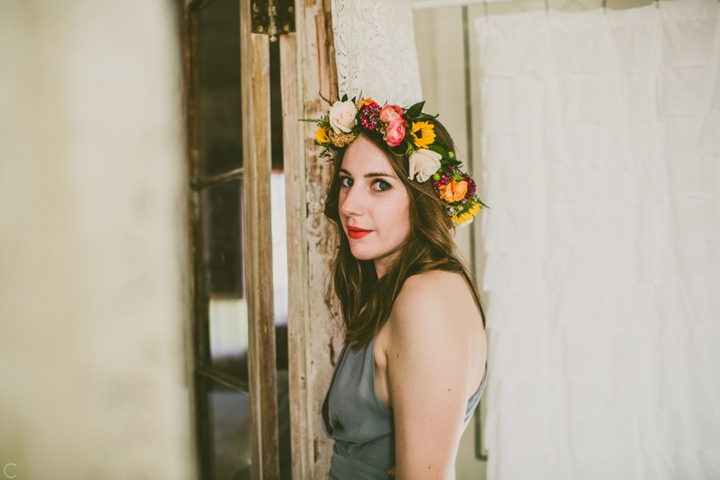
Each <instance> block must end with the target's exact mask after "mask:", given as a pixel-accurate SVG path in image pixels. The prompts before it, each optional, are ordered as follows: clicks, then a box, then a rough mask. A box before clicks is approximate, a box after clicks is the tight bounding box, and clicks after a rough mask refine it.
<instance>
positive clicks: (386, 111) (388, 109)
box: [380, 105, 405, 123]
mask: <svg viewBox="0 0 720 480" xmlns="http://www.w3.org/2000/svg"><path fill="white" fill-rule="evenodd" d="M403 113H405V112H403V109H402V108H400V107H398V106H397V105H385V106H384V107H383V108H382V110H380V121H381V122H385V123H390V122H392V121H393V120H396V119H398V118H400V117H402V114H403Z"/></svg>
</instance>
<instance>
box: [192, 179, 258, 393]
mask: <svg viewBox="0 0 720 480" xmlns="http://www.w3.org/2000/svg"><path fill="white" fill-rule="evenodd" d="M241 200H242V181H241V180H239V179H236V180H231V181H227V182H224V183H221V184H218V185H213V186H211V187H208V188H206V189H205V190H203V193H202V195H201V200H200V208H201V215H202V218H203V237H204V238H203V246H204V251H203V261H204V264H205V265H204V270H205V280H206V286H205V288H206V292H207V301H208V303H207V308H208V312H207V313H208V321H209V325H208V332H209V343H210V345H209V347H210V363H211V365H212V366H213V367H215V368H216V369H218V370H221V371H222V372H224V373H227V374H230V375H232V376H234V377H236V378H240V379H243V380H245V381H247V379H248V366H247V352H248V309H247V301H246V299H245V278H244V268H243V265H244V263H245V262H244V251H243V238H242V234H243V228H242V221H241V218H242V201H241Z"/></svg>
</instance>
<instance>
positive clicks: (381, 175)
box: [365, 172, 395, 178]
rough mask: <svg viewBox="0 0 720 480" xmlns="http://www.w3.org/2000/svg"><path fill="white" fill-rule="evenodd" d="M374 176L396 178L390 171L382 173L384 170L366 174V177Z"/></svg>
mask: <svg viewBox="0 0 720 480" xmlns="http://www.w3.org/2000/svg"><path fill="white" fill-rule="evenodd" d="M374 177H388V178H395V175H390V174H389V173H382V172H372V173H366V174H365V178H374Z"/></svg>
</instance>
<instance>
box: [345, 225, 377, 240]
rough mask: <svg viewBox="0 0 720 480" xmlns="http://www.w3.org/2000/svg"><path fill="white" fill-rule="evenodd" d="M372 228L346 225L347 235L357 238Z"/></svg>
mask: <svg viewBox="0 0 720 480" xmlns="http://www.w3.org/2000/svg"><path fill="white" fill-rule="evenodd" d="M371 231H372V230H364V229H362V228H357V227H348V237H350V238H352V239H354V240H357V239H358V238H363V237H364V236H365V235H367V234H368V233H370V232H371Z"/></svg>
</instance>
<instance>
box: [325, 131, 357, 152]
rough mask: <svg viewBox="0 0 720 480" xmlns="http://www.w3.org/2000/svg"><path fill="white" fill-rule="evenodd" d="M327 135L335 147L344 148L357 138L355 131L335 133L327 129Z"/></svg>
mask: <svg viewBox="0 0 720 480" xmlns="http://www.w3.org/2000/svg"><path fill="white" fill-rule="evenodd" d="M327 136H328V139H330V141H331V142H332V144H333V145H335V146H336V147H337V148H344V147H347V146H348V145H350V144H351V143H352V142H353V140H355V139H356V138H357V133H355V132H350V133H342V132H340V133H335V132H334V131H333V130H328V132H327Z"/></svg>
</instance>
